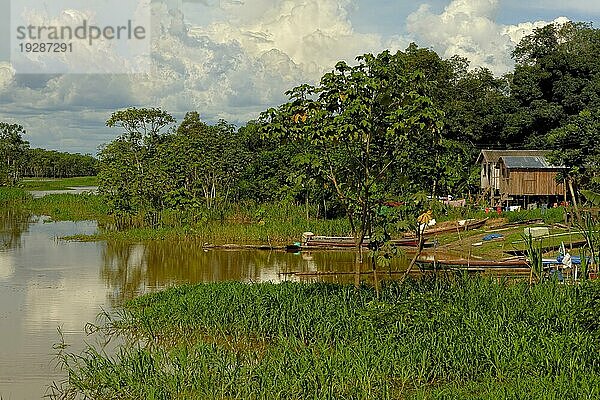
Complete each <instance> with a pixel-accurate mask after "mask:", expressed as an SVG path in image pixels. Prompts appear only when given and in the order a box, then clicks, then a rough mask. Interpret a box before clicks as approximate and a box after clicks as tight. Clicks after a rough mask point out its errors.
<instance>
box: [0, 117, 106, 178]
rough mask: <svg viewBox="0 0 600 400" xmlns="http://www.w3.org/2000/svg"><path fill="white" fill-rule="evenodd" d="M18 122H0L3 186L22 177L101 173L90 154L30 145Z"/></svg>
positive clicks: (59, 176) (58, 176)
mask: <svg viewBox="0 0 600 400" xmlns="http://www.w3.org/2000/svg"><path fill="white" fill-rule="evenodd" d="M24 134H25V129H24V128H23V127H22V126H21V125H19V124H9V123H6V122H0V186H2V185H8V186H12V185H14V184H16V183H17V182H18V181H19V180H20V179H21V178H23V177H25V176H27V177H35V178H42V177H43V178H69V177H74V176H92V175H96V174H97V173H98V160H96V158H94V157H93V156H91V155H88V154H86V155H83V154H72V153H65V152H59V151H54V150H45V149H31V148H30V147H29V142H27V141H26V140H25V139H23V135H24Z"/></svg>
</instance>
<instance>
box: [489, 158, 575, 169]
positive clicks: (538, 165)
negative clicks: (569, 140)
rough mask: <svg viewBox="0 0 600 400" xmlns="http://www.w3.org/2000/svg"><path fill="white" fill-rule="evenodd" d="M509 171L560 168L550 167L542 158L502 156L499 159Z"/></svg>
mask: <svg viewBox="0 0 600 400" xmlns="http://www.w3.org/2000/svg"><path fill="white" fill-rule="evenodd" d="M500 158H501V160H502V161H503V162H504V165H506V168H511V169H557V168H563V167H561V166H556V165H552V164H550V163H549V162H548V160H546V157H544V156H503V157H500Z"/></svg>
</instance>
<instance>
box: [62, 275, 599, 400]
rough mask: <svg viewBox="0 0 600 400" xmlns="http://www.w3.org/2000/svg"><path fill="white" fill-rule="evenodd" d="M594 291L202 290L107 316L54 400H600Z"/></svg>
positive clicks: (418, 284) (182, 290) (487, 284)
mask: <svg viewBox="0 0 600 400" xmlns="http://www.w3.org/2000/svg"><path fill="white" fill-rule="evenodd" d="M598 321H600V285H599V284H597V283H596V284H592V283H586V284H584V285H581V286H565V285H558V284H554V283H545V284H540V285H536V286H532V287H530V286H528V285H527V284H508V283H506V282H502V283H500V284H498V283H496V282H495V281H492V280H487V279H471V278H461V277H459V278H457V279H456V280H441V279H424V280H420V281H408V282H407V283H405V284H399V283H393V282H392V283H387V284H386V285H384V287H383V289H382V291H381V293H380V297H379V299H378V298H377V294H376V293H375V290H374V289H373V288H370V287H361V288H360V289H355V288H353V287H350V286H338V285H329V284H294V283H285V284H280V285H275V284H260V285H246V284H242V283H218V284H203V285H197V286H185V287H179V288H173V289H170V290H167V291H164V292H161V293H157V294H152V295H147V296H144V297H142V298H139V299H137V300H134V301H132V302H130V303H128V304H127V305H126V306H125V307H124V308H123V309H121V310H120V311H118V312H117V313H116V314H112V315H105V317H104V320H103V321H102V322H100V323H99V325H98V326H97V329H100V330H101V331H102V332H104V333H105V334H107V335H109V337H114V336H118V335H121V336H122V337H124V338H125V339H126V344H125V345H124V346H123V347H121V348H120V349H119V351H117V352H116V353H115V354H113V355H110V356H109V355H106V354H103V353H102V351H100V350H98V349H95V348H93V347H90V348H88V350H87V351H86V352H84V353H82V354H69V353H65V352H61V353H60V355H59V359H60V361H61V365H62V367H63V368H64V369H65V370H66V371H67V372H68V379H67V381H65V382H64V383H63V384H62V385H61V384H57V385H56V386H55V388H54V395H55V397H57V398H60V397H61V396H62V398H75V397H76V396H77V395H85V396H88V397H89V398H96V399H112V398H120V399H134V398H152V399H173V398H182V399H183V398H185V399H223V398H232V399H233V398H240V399H241V398H243V399H278V398H281V399H283V398H285V399H305V398H314V399H329V398H331V399H334V398H335V399H338V398H348V399H350V398H351V399H387V398H399V399H400V398H402V399H404V398H407V399H410V398H418V399H425V398H456V399H463V398H477V399H505V398H515V399H523V398H549V399H551V398H556V399H559V398H561V399H562V398H572V399H576V398H589V399H591V398H599V397H600V378H599V376H600V358H598V356H597V354H598V353H597V349H598V348H599V346H600V331H599V328H600V323H599V322H598Z"/></svg>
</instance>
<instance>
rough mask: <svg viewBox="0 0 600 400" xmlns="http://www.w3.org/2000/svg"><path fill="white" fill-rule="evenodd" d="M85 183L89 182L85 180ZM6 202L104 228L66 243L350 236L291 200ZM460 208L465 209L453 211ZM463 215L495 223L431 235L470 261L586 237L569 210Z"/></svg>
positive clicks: (18, 192) (10, 197) (17, 192)
mask: <svg viewBox="0 0 600 400" xmlns="http://www.w3.org/2000/svg"><path fill="white" fill-rule="evenodd" d="M82 179H84V180H85V179H87V178H82ZM65 181H66V180H65ZM85 183H90V181H89V180H85ZM53 185H58V183H53ZM55 187H58V186H55ZM0 203H4V204H9V203H10V205H11V207H15V208H19V209H21V210H23V211H25V212H29V213H31V214H35V215H47V216H49V217H50V218H51V219H52V220H54V221H82V220H94V221H97V222H98V225H99V230H98V231H97V232H96V233H94V234H91V235H76V236H68V237H65V238H64V239H66V240H76V241H86V242H93V241H102V240H117V241H123V242H140V241H149V240H178V241H194V242H197V243H199V244H200V245H201V246H204V247H207V248H210V247H214V246H222V245H226V244H238V245H252V246H267V247H282V246H285V245H288V244H292V243H294V242H297V241H299V240H300V239H301V235H302V233H303V232H306V231H311V232H315V233H317V234H319V235H325V236H348V235H349V234H350V226H349V224H348V221H347V220H346V219H345V218H336V219H323V218H309V219H307V218H306V209H305V207H304V206H298V205H294V204H290V203H277V204H253V203H241V204H233V205H230V206H228V207H226V208H222V209H219V210H214V209H204V208H201V207H198V208H195V209H193V210H187V211H176V210H165V211H162V212H160V213H154V214H146V215H136V216H129V217H127V219H124V218H123V217H117V216H115V215H112V214H110V212H109V209H108V206H107V204H106V203H105V202H104V201H103V199H102V197H101V196H99V195H94V194H66V193H63V194H49V195H46V196H44V197H41V198H32V197H31V196H30V195H28V193H27V191H25V190H24V189H22V188H19V189H9V188H0ZM312 211H314V210H312ZM458 211H461V210H454V211H453V212H454V213H457V212H458ZM464 212H465V213H466V214H465V215H462V217H463V218H466V217H482V216H491V217H492V218H490V219H489V220H488V221H487V223H486V225H485V226H483V227H482V228H480V229H477V230H472V231H467V232H458V231H457V232H454V231H450V232H446V233H444V234H439V235H436V236H435V237H432V238H430V242H436V243H437V248H439V250H440V251H441V252H444V253H446V254H452V253H454V254H456V255H460V256H461V257H465V258H466V257H473V258H485V259H488V260H500V259H503V258H506V257H507V256H508V255H507V253H506V251H518V250H524V244H523V243H519V241H520V240H522V234H523V228H524V227H525V226H541V225H545V226H550V233H551V235H562V236H554V237H551V238H547V239H544V245H545V246H547V247H549V248H553V249H554V248H556V249H557V248H558V247H559V246H560V244H561V243H562V242H565V243H567V244H568V243H570V242H572V241H577V240H581V239H582V237H581V235H578V234H577V233H574V234H571V235H568V234H567V233H568V229H566V228H565V227H564V226H561V225H560V224H558V222H560V221H562V216H563V212H564V211H563V209H552V210H546V211H542V210H532V211H520V212H513V213H506V214H505V215H495V214H485V213H482V212H473V211H471V212H468V210H464ZM313 214H314V213H313ZM450 217H451V216H445V215H440V216H439V217H438V218H439V221H440V222H441V221H444V220H445V219H447V218H450ZM452 217H456V216H452ZM446 223H450V224H452V222H446ZM442 224H443V222H442ZM555 224H556V225H555ZM491 232H495V233H498V234H500V235H501V237H500V238H497V239H495V240H490V241H485V240H483V238H484V237H485V236H486V235H487V234H489V233H491Z"/></svg>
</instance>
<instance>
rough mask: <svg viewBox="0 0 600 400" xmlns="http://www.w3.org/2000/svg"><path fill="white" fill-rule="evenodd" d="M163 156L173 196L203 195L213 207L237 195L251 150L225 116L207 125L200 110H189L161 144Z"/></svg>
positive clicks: (178, 197)
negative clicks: (249, 150)
mask: <svg viewBox="0 0 600 400" xmlns="http://www.w3.org/2000/svg"><path fill="white" fill-rule="evenodd" d="M161 157H162V159H163V162H162V164H163V165H164V166H165V168H166V173H167V175H168V176H169V182H170V184H169V185H170V187H172V190H174V192H173V193H172V194H173V195H174V197H173V200H175V199H180V200H181V199H184V198H187V199H194V200H199V199H202V200H203V201H204V203H205V205H206V206H207V207H209V208H212V207H215V206H217V205H220V204H224V203H227V202H228V201H229V200H231V199H232V198H233V197H235V196H236V195H237V184H238V182H239V179H240V176H241V174H242V171H243V170H244V168H245V167H246V165H247V164H248V162H249V159H250V154H249V152H248V151H247V149H246V148H245V146H244V141H243V139H242V138H241V137H240V135H239V134H238V132H237V131H236V130H235V128H234V127H233V126H232V125H230V124H228V123H227V122H225V121H223V120H221V121H219V122H218V123H217V124H216V125H208V124H206V123H204V122H202V121H201V120H200V115H199V114H198V113H197V112H190V113H187V114H186V116H185V118H184V119H183V121H182V123H181V125H179V127H178V128H177V130H176V132H175V133H174V134H173V135H169V136H168V140H167V141H165V142H164V143H163V144H162V146H161ZM178 201H179V200H178Z"/></svg>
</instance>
